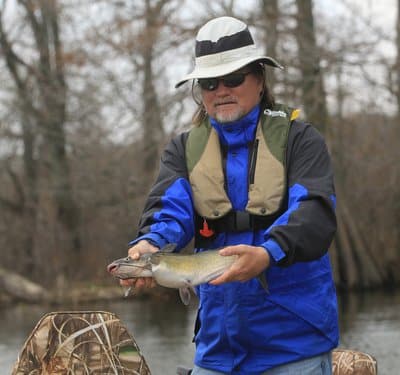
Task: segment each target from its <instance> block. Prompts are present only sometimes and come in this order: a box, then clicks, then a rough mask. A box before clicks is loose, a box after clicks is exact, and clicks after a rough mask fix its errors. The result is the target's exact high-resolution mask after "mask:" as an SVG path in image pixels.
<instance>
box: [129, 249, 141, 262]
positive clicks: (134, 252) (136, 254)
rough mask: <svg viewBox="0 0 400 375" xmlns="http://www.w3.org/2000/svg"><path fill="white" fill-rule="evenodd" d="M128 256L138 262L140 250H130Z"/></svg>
mask: <svg viewBox="0 0 400 375" xmlns="http://www.w3.org/2000/svg"><path fill="white" fill-rule="evenodd" d="M128 255H129V256H130V257H131V258H132V259H133V260H138V259H139V258H140V252H139V251H138V249H135V248H133V247H132V248H130V249H129V250H128Z"/></svg>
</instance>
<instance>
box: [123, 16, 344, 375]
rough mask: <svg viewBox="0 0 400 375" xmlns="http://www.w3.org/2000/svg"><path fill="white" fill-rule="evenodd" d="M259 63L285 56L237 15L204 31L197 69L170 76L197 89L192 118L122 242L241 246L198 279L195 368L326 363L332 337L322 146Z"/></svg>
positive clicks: (140, 248) (134, 252) (329, 204)
mask: <svg viewBox="0 0 400 375" xmlns="http://www.w3.org/2000/svg"><path fill="white" fill-rule="evenodd" d="M265 64H266V65H269V66H272V67H277V68H280V67H281V66H280V65H279V64H278V63H277V62H276V61H275V60H274V59H272V58H270V57H267V56H263V55H262V54H261V53H259V52H258V50H257V49H256V47H255V44H254V42H253V38H252V36H251V34H250V31H249V29H248V27H247V26H246V24H244V23H243V22H241V21H239V20H237V19H235V18H231V17H221V18H216V19H213V20H211V21H209V22H208V23H206V24H205V25H204V26H203V27H202V28H201V29H200V30H199V32H198V35H197V39H196V65H195V68H194V70H193V72H192V73H190V74H188V75H187V76H185V77H184V78H183V79H182V80H181V81H180V82H179V83H178V84H177V86H180V85H181V84H183V83H185V82H186V81H188V80H194V85H195V86H194V90H196V89H199V90H200V96H201V102H200V105H199V109H198V110H197V112H196V114H195V116H194V120H193V121H194V124H195V126H194V127H193V129H191V130H190V131H189V132H186V133H183V134H181V135H179V136H177V137H176V138H174V139H173V140H172V141H171V142H170V143H169V145H168V146H167V147H166V149H165V151H164V154H163V156H162V159H161V168H160V174H159V176H158V179H157V181H156V183H155V184H154V186H153V188H152V190H151V192H150V194H149V197H148V200H147V203H146V205H145V209H144V212H143V216H142V218H141V222H140V224H139V235H138V237H137V238H136V239H135V240H134V241H132V242H131V245H132V247H131V248H130V249H129V252H128V253H129V255H130V256H131V257H133V258H137V257H139V255H140V254H143V253H146V252H155V251H158V250H159V249H161V248H162V247H164V246H165V245H166V244H168V243H176V244H177V248H176V251H179V250H180V249H182V248H183V247H184V246H185V245H187V244H188V242H189V241H190V240H191V239H192V238H193V237H194V238H195V248H196V251H205V250H207V249H215V248H220V247H223V250H221V251H220V253H221V254H222V255H232V254H237V255H238V256H239V257H238V259H237V261H235V263H234V264H233V265H232V266H231V268H230V269H228V270H227V271H226V272H225V273H224V274H222V275H221V276H220V277H218V278H216V279H214V280H213V281H211V282H210V283H209V284H203V285H200V286H199V287H198V288H197V294H198V296H199V299H200V302H199V311H198V316H197V321H196V328H195V343H196V355H195V361H194V362H195V368H194V369H193V374H197V375H198V374H204V375H209V374H246V375H247V374H289V373H290V374H302V375H304V374H329V373H331V359H330V353H331V350H332V349H333V348H334V347H335V346H336V345H337V343H338V324H337V304H336V295H335V288H334V283H333V280H332V274H331V267H330V262H329V258H328V255H327V253H326V252H327V249H328V247H329V245H330V243H331V241H332V238H333V235H334V232H335V230H336V219H335V213H334V206H335V194H334V186H333V176H332V170H331V164H330V159H329V155H328V152H327V149H326V145H325V142H324V140H323V138H322V137H321V136H320V135H319V133H318V132H317V131H316V130H315V129H314V128H313V127H312V126H311V125H309V124H305V123H302V122H300V121H298V120H296V117H297V111H294V110H292V109H290V108H288V107H286V106H284V105H278V104H274V101H273V98H272V97H271V95H270V93H269V91H268V87H267V86H266V84H265ZM260 274H261V275H262V274H264V275H265V276H266V279H267V283H268V291H266V290H265V289H264V288H263V287H262V286H261V284H260V283H259V280H258V279H257V276H259V275H260ZM135 282H136V287H139V288H140V287H144V286H151V285H152V284H153V283H154V281H153V280H152V279H143V278H142V279H138V280H137V281H135ZM128 283H130V284H134V282H127V281H122V284H124V285H127V284H128Z"/></svg>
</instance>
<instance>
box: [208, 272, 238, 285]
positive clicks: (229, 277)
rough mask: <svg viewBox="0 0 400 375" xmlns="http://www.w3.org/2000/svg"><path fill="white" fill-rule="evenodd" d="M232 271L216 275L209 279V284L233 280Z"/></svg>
mask: <svg viewBox="0 0 400 375" xmlns="http://www.w3.org/2000/svg"><path fill="white" fill-rule="evenodd" d="M233 274H234V273H233V272H231V271H225V272H224V273H223V274H222V275H221V276H218V277H217V278H216V279H214V280H211V281H210V284H211V285H220V284H223V283H227V282H229V281H233V280H234V278H233Z"/></svg>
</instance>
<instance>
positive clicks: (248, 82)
mask: <svg viewBox="0 0 400 375" xmlns="http://www.w3.org/2000/svg"><path fill="white" fill-rule="evenodd" d="M240 72H245V73H247V74H246V75H245V77H244V81H243V83H242V84H240V85H238V86H236V87H228V86H230V80H229V78H230V76H231V75H226V76H223V77H219V79H218V81H217V87H216V88H215V85H214V88H215V89H213V90H207V89H205V88H204V87H205V86H207V85H200V87H202V86H203V87H202V88H201V95H202V99H203V104H204V107H205V109H206V112H207V113H208V115H209V116H211V117H213V118H215V119H216V120H217V121H218V122H220V123H227V122H232V121H236V120H238V119H240V118H241V117H243V116H245V115H246V114H247V113H249V112H250V111H251V110H252V109H253V108H254V107H255V106H256V105H257V104H258V102H259V101H260V93H261V91H262V88H263V82H262V77H261V76H258V75H255V74H254V73H249V69H247V70H246V68H242V69H240V70H238V71H237V72H234V73H233V74H236V73H240ZM224 78H226V79H227V80H226V81H225V82H224ZM203 81H206V80H203ZM214 81H215V80H214ZM231 81H232V80H231ZM233 81H234V80H233ZM209 87H210V88H213V86H212V85H210V86H209Z"/></svg>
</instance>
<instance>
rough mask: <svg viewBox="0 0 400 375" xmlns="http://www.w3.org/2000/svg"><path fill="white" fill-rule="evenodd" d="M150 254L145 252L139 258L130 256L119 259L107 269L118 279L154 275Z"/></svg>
mask: <svg viewBox="0 0 400 375" xmlns="http://www.w3.org/2000/svg"><path fill="white" fill-rule="evenodd" d="M149 255H150V254H143V255H142V256H141V257H140V258H139V259H132V258H131V257H130V256H127V257H125V258H121V259H117V260H115V261H114V262H112V263H110V264H109V265H108V266H107V271H108V272H109V273H110V274H111V275H112V276H114V277H116V278H118V279H123V280H126V279H135V278H138V277H152V276H153V272H152V270H151V262H150V260H151V258H150V256H149Z"/></svg>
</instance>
